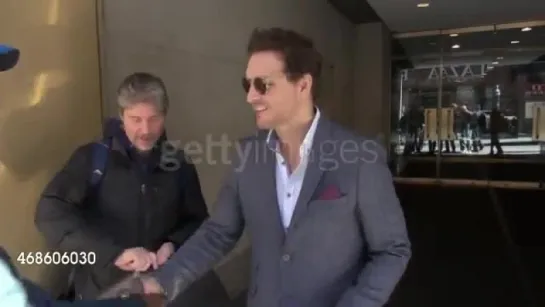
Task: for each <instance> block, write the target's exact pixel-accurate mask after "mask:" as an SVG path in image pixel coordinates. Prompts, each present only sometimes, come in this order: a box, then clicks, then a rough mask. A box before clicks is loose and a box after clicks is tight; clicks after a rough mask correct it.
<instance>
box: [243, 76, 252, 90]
mask: <svg viewBox="0 0 545 307" xmlns="http://www.w3.org/2000/svg"><path fill="white" fill-rule="evenodd" d="M242 88H243V89H244V92H245V93H248V92H249V91H250V81H249V80H248V79H246V78H242Z"/></svg>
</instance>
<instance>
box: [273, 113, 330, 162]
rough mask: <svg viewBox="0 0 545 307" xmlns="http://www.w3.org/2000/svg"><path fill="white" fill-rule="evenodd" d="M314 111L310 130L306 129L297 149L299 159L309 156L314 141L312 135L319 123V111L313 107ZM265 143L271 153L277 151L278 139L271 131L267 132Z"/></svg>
mask: <svg viewBox="0 0 545 307" xmlns="http://www.w3.org/2000/svg"><path fill="white" fill-rule="evenodd" d="M314 109H315V110H316V112H315V114H314V118H313V119H312V124H311V125H310V128H309V129H308V131H307V133H306V135H305V138H303V143H301V147H299V155H300V156H301V157H303V156H308V155H309V153H310V151H311V149H312V143H313V141H314V135H315V134H316V129H317V127H318V122H319V121H320V116H321V114H320V109H318V108H317V107H315V108H314ZM266 142H267V147H268V148H269V149H271V150H273V151H278V143H277V142H278V138H277V136H276V134H275V133H274V130H273V129H271V130H269V133H268V134H267V140H266Z"/></svg>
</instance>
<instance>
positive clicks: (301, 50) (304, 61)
mask: <svg viewBox="0 0 545 307" xmlns="http://www.w3.org/2000/svg"><path fill="white" fill-rule="evenodd" d="M263 51H272V52H276V53H278V54H279V55H280V56H281V57H282V58H283V60H284V72H285V73H286V75H287V77H288V80H290V81H297V80H299V79H300V78H301V77H303V76H304V75H305V74H309V75H311V76H312V96H313V98H314V99H315V98H316V97H317V96H318V95H317V94H318V89H319V80H320V75H321V71H322V55H321V54H320V53H319V52H318V50H316V48H315V47H314V43H313V42H312V40H311V39H310V38H308V37H306V36H304V35H302V34H299V33H297V32H295V31H293V30H287V29H283V28H266V29H264V28H256V29H254V31H253V32H252V34H251V36H250V40H249V42H248V48H247V52H248V55H249V56H251V55H252V54H254V53H257V52H263Z"/></svg>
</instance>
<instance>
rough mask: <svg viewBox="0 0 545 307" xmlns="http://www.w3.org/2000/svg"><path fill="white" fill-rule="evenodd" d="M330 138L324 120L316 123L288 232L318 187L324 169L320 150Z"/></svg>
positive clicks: (302, 214) (305, 208)
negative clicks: (303, 177)
mask: <svg viewBox="0 0 545 307" xmlns="http://www.w3.org/2000/svg"><path fill="white" fill-rule="evenodd" d="M329 137H330V133H329V125H328V122H327V120H326V119H324V118H323V117H322V118H321V119H320V121H319V122H318V127H316V133H315V134H314V140H313V141H312V150H311V152H310V154H309V156H308V159H309V161H308V165H307V169H306V172H305V179H304V180H303V186H302V187H301V192H300V193H299V198H298V199H297V203H296V205H295V211H294V212H293V217H292V219H291V222H290V226H289V228H288V232H289V231H290V230H292V229H293V228H294V227H295V226H296V225H297V223H298V222H300V220H301V218H302V217H303V216H304V215H305V213H306V211H307V207H308V203H309V202H310V200H311V198H312V195H314V191H315V190H316V187H317V186H318V183H319V182H320V180H321V179H322V175H323V173H324V169H323V167H322V165H321V161H320V160H321V150H322V144H324V142H325V141H327V140H328V139H329Z"/></svg>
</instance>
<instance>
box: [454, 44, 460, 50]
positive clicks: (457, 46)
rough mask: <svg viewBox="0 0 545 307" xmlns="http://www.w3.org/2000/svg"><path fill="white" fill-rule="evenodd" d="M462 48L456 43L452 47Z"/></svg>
mask: <svg viewBox="0 0 545 307" xmlns="http://www.w3.org/2000/svg"><path fill="white" fill-rule="evenodd" d="M458 48H460V45H458V44H456V45H452V49H458Z"/></svg>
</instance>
